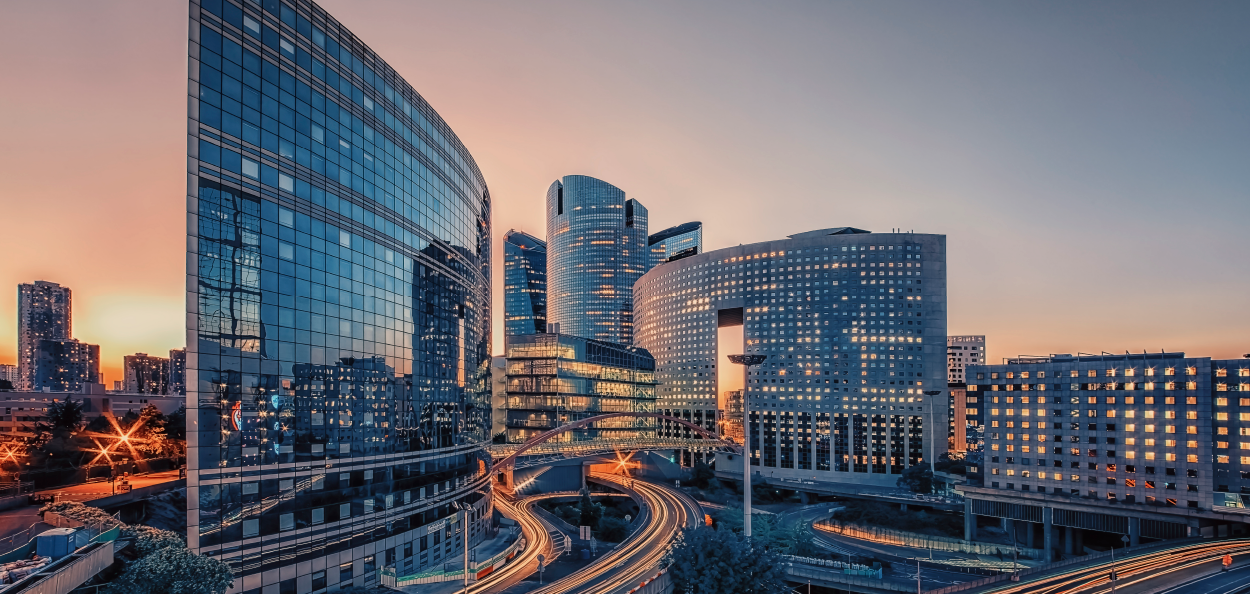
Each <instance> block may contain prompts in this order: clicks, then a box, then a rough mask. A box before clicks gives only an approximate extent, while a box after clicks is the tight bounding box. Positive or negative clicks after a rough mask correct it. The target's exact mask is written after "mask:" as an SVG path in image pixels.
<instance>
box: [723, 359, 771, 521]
mask: <svg viewBox="0 0 1250 594" xmlns="http://www.w3.org/2000/svg"><path fill="white" fill-rule="evenodd" d="M767 358H768V355H730V356H729V362H730V363H733V364H735V365H741V366H742V367H743V368H744V369H745V371H744V372H743V382H742V534H743V535H744V536H746V537H747V538H751V458H750V456H751V407H750V405H749V404H748V402H749V400H750V399H749V398H748V397H747V384H749V383H751V368H752V367H754V366H756V365H759V364H760V363H763V362H764V359H767Z"/></svg>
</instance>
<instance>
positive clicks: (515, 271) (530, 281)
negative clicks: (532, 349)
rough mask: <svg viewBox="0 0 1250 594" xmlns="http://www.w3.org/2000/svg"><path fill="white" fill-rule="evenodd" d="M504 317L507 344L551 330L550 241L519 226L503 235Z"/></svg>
mask: <svg viewBox="0 0 1250 594" xmlns="http://www.w3.org/2000/svg"><path fill="white" fill-rule="evenodd" d="M503 319H504V322H503V330H504V342H505V343H507V340H508V338H509V337H512V336H523V335H527V334H537V333H542V332H546V331H547V242H545V241H543V240H541V239H539V238H537V237H534V236H533V235H530V234H529V233H525V232H524V231H517V230H515V229H513V230H511V231H508V233H507V234H505V235H504V236H503Z"/></svg>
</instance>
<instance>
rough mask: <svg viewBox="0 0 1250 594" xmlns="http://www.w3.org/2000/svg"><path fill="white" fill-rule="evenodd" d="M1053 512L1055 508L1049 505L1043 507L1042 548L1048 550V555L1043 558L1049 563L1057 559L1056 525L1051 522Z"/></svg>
mask: <svg viewBox="0 0 1250 594" xmlns="http://www.w3.org/2000/svg"><path fill="white" fill-rule="evenodd" d="M1052 512H1053V510H1052V509H1051V508H1049V507H1043V508H1042V548H1044V549H1045V550H1046V556H1045V557H1044V558H1043V559H1044V560H1045V561H1046V562H1047V563H1050V562H1051V561H1054V560H1055V543H1054V533H1055V527H1054V526H1052V525H1051V523H1050V522H1051V514H1052ZM1030 526H1032V524H1030Z"/></svg>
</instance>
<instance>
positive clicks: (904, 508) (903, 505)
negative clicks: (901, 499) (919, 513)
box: [898, 503, 907, 512]
mask: <svg viewBox="0 0 1250 594" xmlns="http://www.w3.org/2000/svg"><path fill="white" fill-rule="evenodd" d="M898 510H899V511H904V512H905V511H907V504H906V503H902V504H899V506H898Z"/></svg>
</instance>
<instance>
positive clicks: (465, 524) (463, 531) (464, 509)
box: [453, 501, 473, 594]
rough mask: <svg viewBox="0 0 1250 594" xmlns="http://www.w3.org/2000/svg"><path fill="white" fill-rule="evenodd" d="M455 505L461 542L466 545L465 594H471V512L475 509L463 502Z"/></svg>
mask: <svg viewBox="0 0 1250 594" xmlns="http://www.w3.org/2000/svg"><path fill="white" fill-rule="evenodd" d="M453 505H455V506H456V509H457V510H459V511H460V518H461V520H460V540H461V542H463V543H464V594H469V511H470V510H472V509H473V508H472V506H470V505H469V504H467V503H465V502H463V501H457V502H455V503H454V504H453Z"/></svg>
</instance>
